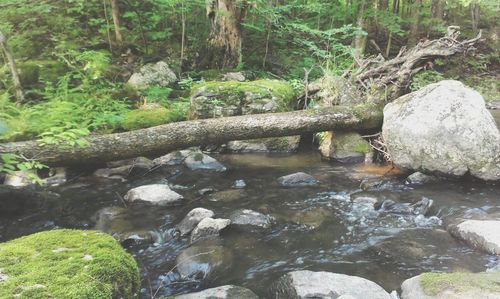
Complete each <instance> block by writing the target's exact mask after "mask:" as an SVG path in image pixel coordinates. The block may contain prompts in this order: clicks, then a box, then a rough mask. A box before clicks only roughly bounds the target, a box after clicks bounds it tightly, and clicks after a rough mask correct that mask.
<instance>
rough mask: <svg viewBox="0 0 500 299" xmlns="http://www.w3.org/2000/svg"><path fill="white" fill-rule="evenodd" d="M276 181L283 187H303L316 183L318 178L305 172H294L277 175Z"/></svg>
mask: <svg viewBox="0 0 500 299" xmlns="http://www.w3.org/2000/svg"><path fill="white" fill-rule="evenodd" d="M278 183H280V184H281V185H282V186H285V187H304V186H315V185H317V184H318V180H316V179H315V178H314V177H313V176H312V175H310V174H307V173H305V172H296V173H292V174H289V175H285V176H282V177H279V178H278Z"/></svg>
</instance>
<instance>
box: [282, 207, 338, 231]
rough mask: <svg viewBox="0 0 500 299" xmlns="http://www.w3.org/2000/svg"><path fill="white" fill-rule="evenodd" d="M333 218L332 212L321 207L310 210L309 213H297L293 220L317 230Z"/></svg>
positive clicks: (293, 215) (294, 214)
mask: <svg viewBox="0 0 500 299" xmlns="http://www.w3.org/2000/svg"><path fill="white" fill-rule="evenodd" d="M332 216H333V215H332V212H331V211H329V210H328V209H326V208H323V207H319V208H313V209H309V210H307V211H297V212H295V213H293V214H292V216H291V220H292V221H293V222H294V223H298V224H302V225H306V226H308V227H309V228H317V227H320V226H321V225H322V224H323V222H325V221H326V220H327V219H329V218H331V217H332Z"/></svg>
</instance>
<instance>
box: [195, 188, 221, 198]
mask: <svg viewBox="0 0 500 299" xmlns="http://www.w3.org/2000/svg"><path fill="white" fill-rule="evenodd" d="M215 191H217V190H215V189H214V188H203V189H200V190H198V194H199V195H201V196H203V195H207V194H210V193H214V192H215Z"/></svg>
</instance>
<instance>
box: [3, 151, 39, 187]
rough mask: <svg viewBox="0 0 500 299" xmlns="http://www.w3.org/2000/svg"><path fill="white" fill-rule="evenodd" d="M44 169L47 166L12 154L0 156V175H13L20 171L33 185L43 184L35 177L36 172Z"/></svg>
mask: <svg viewBox="0 0 500 299" xmlns="http://www.w3.org/2000/svg"><path fill="white" fill-rule="evenodd" d="M44 168H47V166H46V165H44V164H42V163H40V162H38V161H36V160H28V159H25V158H23V157H21V156H19V155H17V154H13V153H5V154H0V173H6V174H13V173H15V172H16V171H21V172H22V174H23V175H24V176H25V177H26V178H28V179H29V180H30V181H31V182H32V183H34V184H39V185H42V184H43V180H42V179H41V178H40V177H39V176H38V175H37V173H36V170H39V169H44Z"/></svg>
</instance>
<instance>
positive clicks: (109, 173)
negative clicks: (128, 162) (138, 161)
mask: <svg viewBox="0 0 500 299" xmlns="http://www.w3.org/2000/svg"><path fill="white" fill-rule="evenodd" d="M129 174H130V166H120V167H115V168H100V169H97V170H96V171H94V176H96V177H100V178H106V179H116V180H125V178H126V177H128V175H129Z"/></svg>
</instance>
